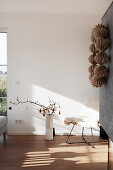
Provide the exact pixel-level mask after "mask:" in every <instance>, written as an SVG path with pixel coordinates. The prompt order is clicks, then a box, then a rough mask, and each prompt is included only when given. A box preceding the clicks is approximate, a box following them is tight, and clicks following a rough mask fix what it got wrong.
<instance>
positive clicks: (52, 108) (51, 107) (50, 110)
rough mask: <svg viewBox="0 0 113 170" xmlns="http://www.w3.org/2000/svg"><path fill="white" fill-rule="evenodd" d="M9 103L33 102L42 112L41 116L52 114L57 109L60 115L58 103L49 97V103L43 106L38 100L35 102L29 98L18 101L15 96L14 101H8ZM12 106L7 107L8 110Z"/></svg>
mask: <svg viewBox="0 0 113 170" xmlns="http://www.w3.org/2000/svg"><path fill="white" fill-rule="evenodd" d="M9 103H10V104H14V105H19V104H25V103H30V104H34V105H37V106H39V107H40V109H39V112H40V113H42V114H43V116H45V115H46V114H48V115H50V114H54V113H55V112H56V111H57V110H59V115H60V108H61V107H60V104H59V103H56V102H54V101H53V100H51V99H50V98H49V105H48V106H45V105H42V104H40V103H39V102H38V100H37V101H36V102H34V101H31V100H28V99H27V100H25V101H20V100H19V98H18V97H17V99H16V102H12V101H10V102H9ZM11 109H12V107H9V110H11Z"/></svg>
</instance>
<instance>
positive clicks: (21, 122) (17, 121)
mask: <svg viewBox="0 0 113 170" xmlns="http://www.w3.org/2000/svg"><path fill="white" fill-rule="evenodd" d="M23 123H24V121H23V120H15V124H23Z"/></svg>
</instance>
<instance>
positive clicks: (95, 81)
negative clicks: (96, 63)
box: [91, 77, 107, 87]
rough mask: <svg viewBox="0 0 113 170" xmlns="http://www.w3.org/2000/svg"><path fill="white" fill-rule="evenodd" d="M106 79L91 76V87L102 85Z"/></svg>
mask: <svg viewBox="0 0 113 170" xmlns="http://www.w3.org/2000/svg"><path fill="white" fill-rule="evenodd" d="M106 81H107V79H106V78H101V79H98V78H95V77H93V78H92V79H91V84H92V85H93V87H101V86H102V85H104V84H105V83H106Z"/></svg>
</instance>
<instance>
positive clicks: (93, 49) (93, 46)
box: [89, 44, 98, 54]
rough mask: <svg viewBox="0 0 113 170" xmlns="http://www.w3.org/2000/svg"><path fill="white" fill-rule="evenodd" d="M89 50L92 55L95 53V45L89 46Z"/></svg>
mask: <svg viewBox="0 0 113 170" xmlns="http://www.w3.org/2000/svg"><path fill="white" fill-rule="evenodd" d="M89 50H90V51H91V52H92V53H94V54H95V53H97V51H98V50H97V49H96V48H95V45H94V44H91V45H90V47H89Z"/></svg>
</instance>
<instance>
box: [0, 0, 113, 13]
mask: <svg viewBox="0 0 113 170" xmlns="http://www.w3.org/2000/svg"><path fill="white" fill-rule="evenodd" d="M111 2H112V0H0V13H24V14H39V15H103V14H104V13H105V11H106V10H107V8H108V6H109V5H110V3H111Z"/></svg>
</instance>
